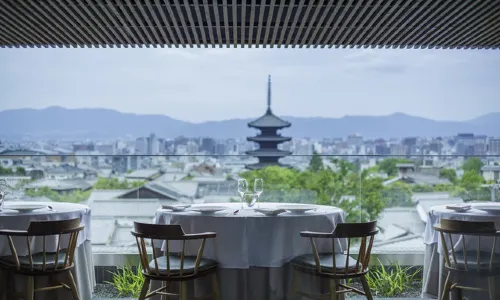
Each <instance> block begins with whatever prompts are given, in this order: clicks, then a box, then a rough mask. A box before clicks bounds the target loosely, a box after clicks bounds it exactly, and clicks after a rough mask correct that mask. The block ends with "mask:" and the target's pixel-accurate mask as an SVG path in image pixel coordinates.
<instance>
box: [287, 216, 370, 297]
mask: <svg viewBox="0 0 500 300" xmlns="http://www.w3.org/2000/svg"><path fill="white" fill-rule="evenodd" d="M377 233H378V230H377V222H376V221H373V222H367V223H340V224H338V225H337V227H336V228H335V230H334V231H333V232H328V233H323V232H310V231H302V232H301V233H300V235H301V236H302V237H306V238H309V240H310V241H311V246H312V250H313V254H306V255H301V256H298V257H296V258H294V259H293V260H292V262H291V263H292V266H293V268H294V274H293V277H294V280H293V291H292V294H293V297H296V296H297V295H302V296H305V297H308V298H311V299H323V298H325V299H330V300H337V299H339V298H340V296H341V295H342V296H343V294H345V293H347V292H354V293H357V294H360V295H364V296H366V298H368V299H370V300H371V299H373V297H372V294H371V291H370V287H369V286H368V283H367V281H366V278H365V275H366V273H368V264H369V262H370V253H371V248H372V245H373V240H374V236H375V235H376V234H377ZM315 238H322V239H331V240H332V248H333V253H318V249H317V248H316V244H315V242H314V239H315ZM345 238H346V239H347V251H346V252H347V253H346V254H342V253H335V239H345ZM353 239H361V240H360V245H359V250H358V251H357V259H354V258H352V257H351V253H350V250H351V249H350V247H351V240H353ZM300 272H303V273H307V274H312V275H314V276H318V277H321V278H327V279H329V293H328V294H322V295H313V294H309V293H305V292H303V291H300V287H299V282H300V281H299V280H298V275H299V274H298V273H300ZM349 278H359V279H360V281H361V284H362V285H363V291H361V290H359V289H356V288H354V287H350V286H348V285H346V284H344V283H341V282H340V281H341V280H345V279H349ZM340 287H342V288H343V289H340Z"/></svg>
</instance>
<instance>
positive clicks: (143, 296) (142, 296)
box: [139, 277, 151, 300]
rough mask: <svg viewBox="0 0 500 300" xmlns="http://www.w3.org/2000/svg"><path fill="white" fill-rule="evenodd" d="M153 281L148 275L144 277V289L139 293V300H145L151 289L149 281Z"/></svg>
mask: <svg viewBox="0 0 500 300" xmlns="http://www.w3.org/2000/svg"><path fill="white" fill-rule="evenodd" d="M150 282H151V279H149V278H148V277H146V278H144V283H143V284H142V289H141V293H140V295H139V300H144V299H146V295H147V294H148V291H149V283H150Z"/></svg>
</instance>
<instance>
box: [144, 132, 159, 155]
mask: <svg viewBox="0 0 500 300" xmlns="http://www.w3.org/2000/svg"><path fill="white" fill-rule="evenodd" d="M147 141H148V142H147V152H148V155H157V154H158V140H157V139H156V135H155V134H154V133H151V134H150V135H149V137H148V138H147Z"/></svg>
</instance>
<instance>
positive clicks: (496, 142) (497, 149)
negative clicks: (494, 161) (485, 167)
mask: <svg viewBox="0 0 500 300" xmlns="http://www.w3.org/2000/svg"><path fill="white" fill-rule="evenodd" d="M488 153H489V154H491V155H500V139H494V138H490V140H489V143H488Z"/></svg>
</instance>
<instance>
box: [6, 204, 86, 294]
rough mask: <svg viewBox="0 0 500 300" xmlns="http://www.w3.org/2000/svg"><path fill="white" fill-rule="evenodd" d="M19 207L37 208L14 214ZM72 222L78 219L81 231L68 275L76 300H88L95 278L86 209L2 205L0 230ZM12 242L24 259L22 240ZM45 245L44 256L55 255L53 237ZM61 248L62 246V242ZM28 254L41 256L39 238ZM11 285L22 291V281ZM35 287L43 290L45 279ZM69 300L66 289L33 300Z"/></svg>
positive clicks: (24, 285) (56, 205)
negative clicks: (76, 292)
mask: <svg viewBox="0 0 500 300" xmlns="http://www.w3.org/2000/svg"><path fill="white" fill-rule="evenodd" d="M20 205H21V206H26V205H36V206H40V207H41V208H39V209H36V210H33V211H29V212H19V211H17V210H14V208H16V207H19V206H20ZM76 218H79V219H80V220H81V223H82V224H83V225H84V226H85V227H84V229H83V230H82V231H81V232H80V234H79V235H78V240H77V247H76V250H75V259H74V264H75V267H74V268H73V270H72V272H73V276H74V278H75V282H76V285H77V287H78V292H79V295H80V299H92V292H93V290H94V287H95V276H94V264H93V261H92V248H91V236H90V232H91V230H90V218H91V210H90V208H89V207H88V206H86V205H82V204H76V203H63V202H25V201H6V202H5V206H4V209H3V210H2V211H1V212H0V229H11V230H27V229H28V227H29V225H30V222H32V221H57V220H69V219H76ZM66 238H67V237H66ZM13 242H14V244H15V247H16V251H17V254H18V255H19V256H23V255H28V253H29V251H28V246H27V244H26V238H24V237H13ZM45 243H46V249H47V252H55V251H56V249H57V236H50V237H49V236H48V237H46V241H45ZM62 244H64V243H63V242H62ZM29 250H31V253H36V252H42V251H43V239H42V238H41V237H40V238H33V239H32V241H31V243H30V249H29ZM8 255H11V251H10V247H9V242H8V240H7V238H6V237H5V236H0V256H8ZM0 276H1V275H0ZM0 280H1V281H2V282H3V283H5V278H0ZM14 282H15V284H16V290H17V291H23V290H25V289H26V278H25V277H23V276H16V277H15V278H14ZM35 284H36V287H43V286H46V285H47V284H48V282H47V278H44V277H40V278H37V280H36V281H35ZM49 285H50V284H49ZM0 297H1V296H0ZM71 298H72V296H71V292H70V291H68V290H66V289H57V290H53V291H47V292H37V294H36V299H61V300H66V299H71ZM2 300H4V299H2Z"/></svg>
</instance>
